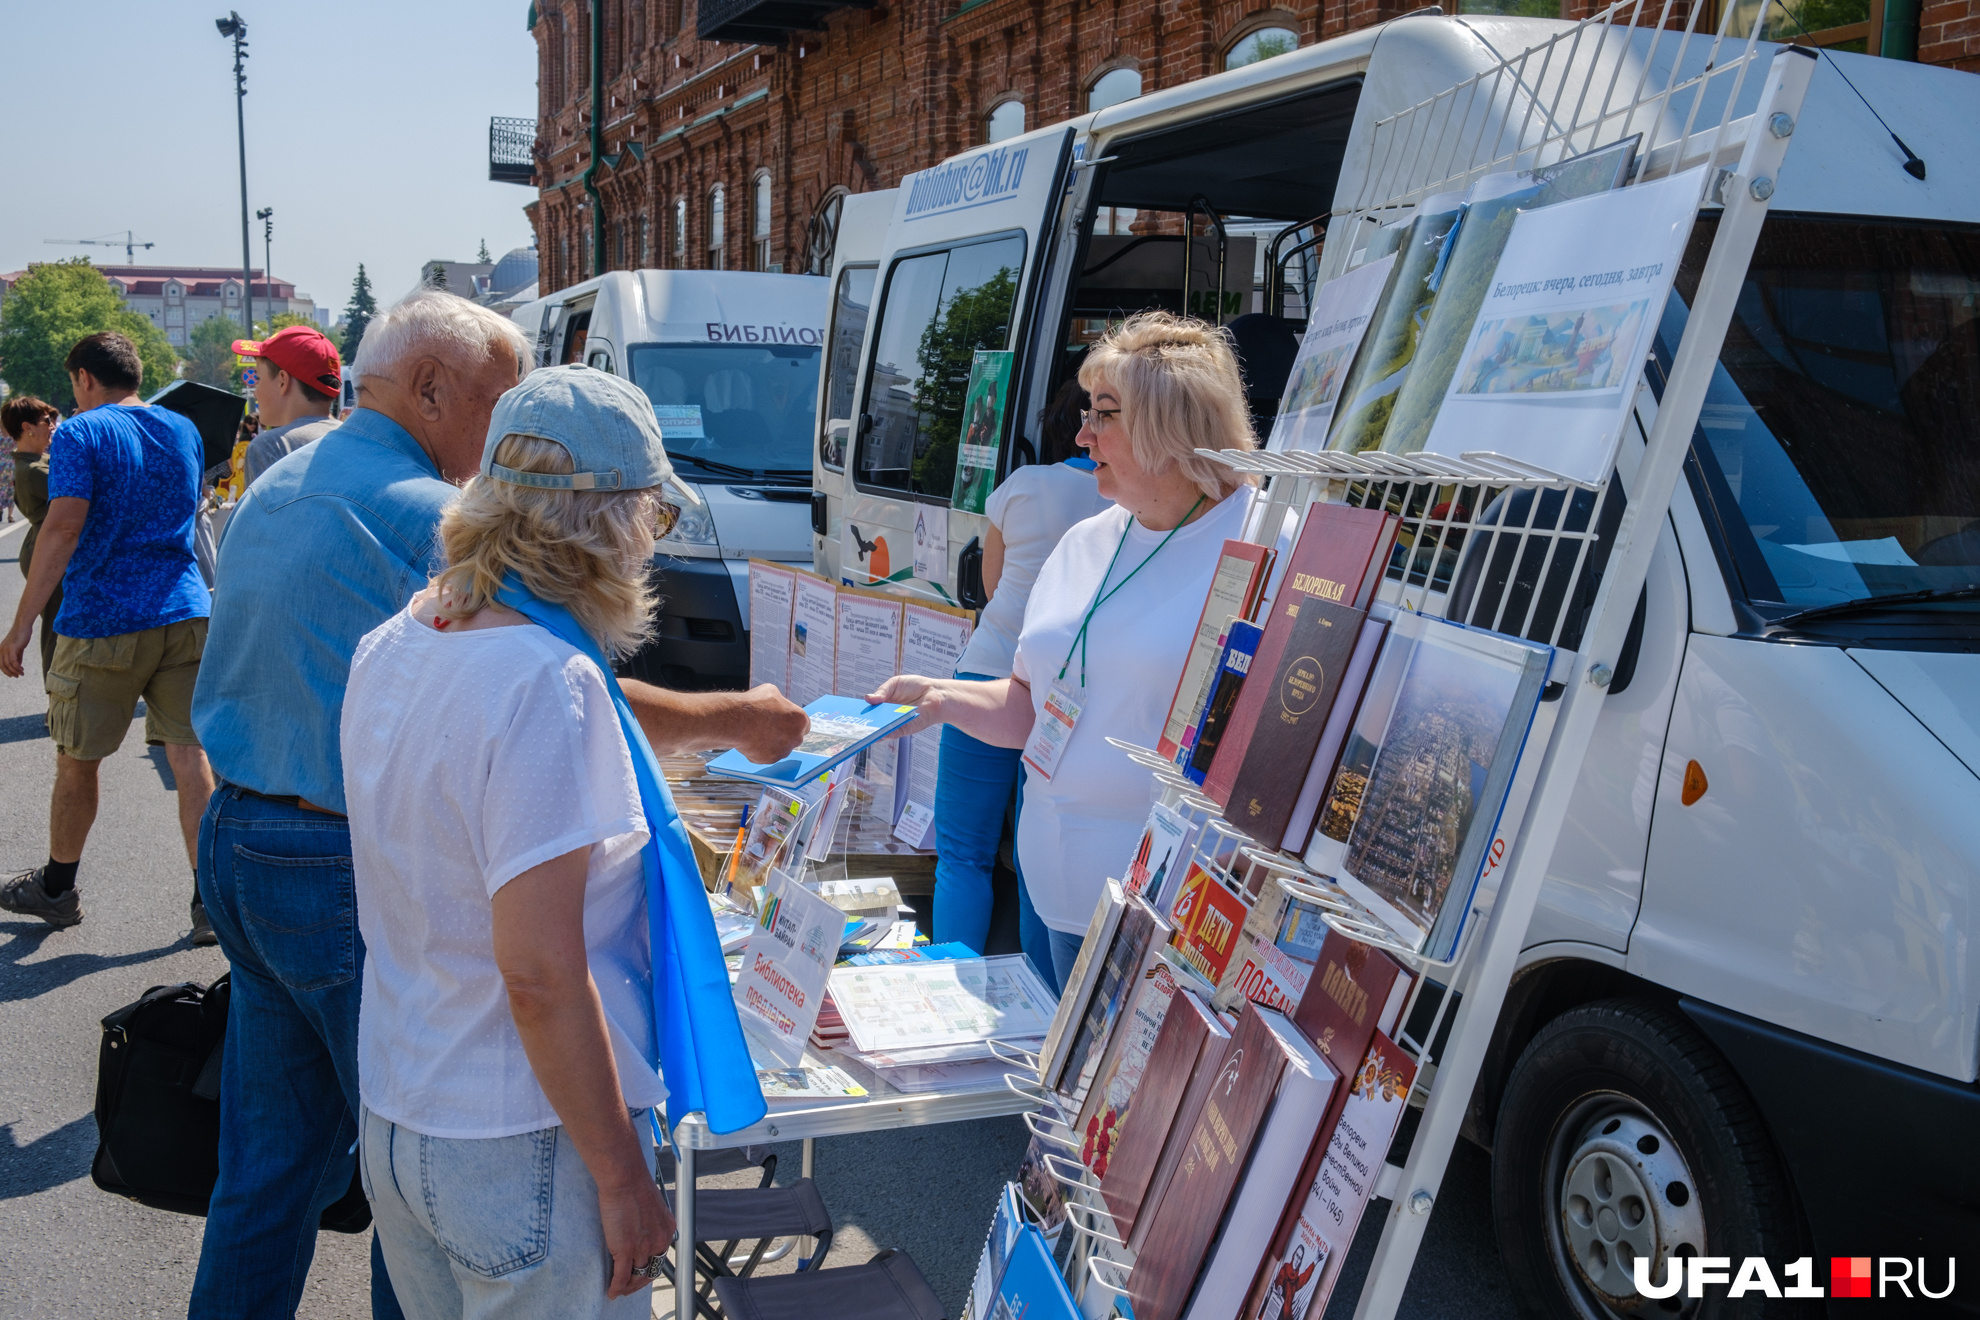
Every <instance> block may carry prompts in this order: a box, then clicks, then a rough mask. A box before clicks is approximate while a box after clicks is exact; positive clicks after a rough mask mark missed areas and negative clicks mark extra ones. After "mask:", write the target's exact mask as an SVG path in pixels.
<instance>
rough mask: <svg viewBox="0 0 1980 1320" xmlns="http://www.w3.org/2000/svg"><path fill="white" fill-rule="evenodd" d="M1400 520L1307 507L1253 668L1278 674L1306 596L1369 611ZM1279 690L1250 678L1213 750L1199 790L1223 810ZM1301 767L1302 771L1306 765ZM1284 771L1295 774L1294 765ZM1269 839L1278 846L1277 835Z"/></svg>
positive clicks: (1346, 508) (1378, 513)
mask: <svg viewBox="0 0 1980 1320" xmlns="http://www.w3.org/2000/svg"><path fill="white" fill-rule="evenodd" d="M1401 521H1402V519H1400V518H1398V517H1397V516H1396V515H1395V514H1393V513H1388V512H1385V511H1383V510H1381V509H1358V508H1356V507H1354V506H1353V505H1350V504H1316V505H1314V506H1313V507H1312V508H1311V509H1310V510H1309V511H1308V512H1307V515H1306V525H1305V526H1304V527H1302V528H1300V530H1299V541H1298V543H1297V544H1295V545H1294V546H1293V550H1292V554H1291V555H1290V556H1289V557H1288V558H1287V560H1286V571H1285V576H1284V577H1283V579H1282V580H1281V581H1280V583H1279V592H1278V595H1277V596H1275V597H1274V598H1273V600H1272V610H1271V614H1270V617H1268V618H1267V619H1266V620H1265V635H1264V636H1262V637H1260V638H1259V639H1258V653H1257V654H1256V655H1255V656H1253V657H1252V660H1251V672H1252V673H1254V674H1257V673H1265V674H1276V673H1278V672H1279V669H1280V666H1281V664H1282V662H1283V661H1284V660H1285V655H1286V645H1287V642H1288V639H1290V637H1291V636H1292V631H1293V625H1294V624H1295V623H1296V622H1297V621H1298V619H1299V607H1300V606H1301V605H1302V604H1304V603H1305V602H1306V601H1307V600H1308V599H1309V598H1312V599H1315V600H1325V601H1331V602H1333V603H1334V604H1336V605H1345V606H1347V607H1349V608H1350V609H1357V610H1365V609H1367V608H1368V602H1369V601H1371V600H1373V599H1374V598H1375V588H1376V587H1377V586H1378V585H1380V583H1381V581H1382V574H1383V572H1384V571H1385V570H1386V568H1387V566H1388V561H1389V548H1390V547H1391V546H1392V545H1394V544H1395V539H1396V528H1397V526H1398V525H1399V524H1400V523H1401ZM1276 691H1277V689H1276V688H1274V687H1273V686H1272V685H1271V684H1268V683H1247V684H1245V686H1244V691H1243V692H1242V693H1240V694H1239V696H1238V700H1237V708H1236V709H1235V710H1233V711H1232V712H1231V720H1230V723H1229V724H1228V725H1226V726H1225V728H1224V740H1223V742H1222V744H1221V745H1219V746H1218V748H1217V759H1216V760H1215V761H1213V762H1211V765H1210V773H1209V774H1207V775H1205V776H1204V779H1203V795H1204V796H1205V797H1207V798H1209V799H1210V800H1211V801H1212V802H1215V803H1216V804H1217V805H1218V806H1220V807H1221V806H1224V805H1226V804H1228V803H1229V802H1230V800H1231V787H1232V785H1233V784H1234V783H1235V782H1236V780H1237V774H1238V768H1239V767H1240V766H1242V765H1243V764H1244V754H1245V751H1246V749H1248V748H1249V747H1250V746H1251V737H1252V734H1253V732H1255V731H1256V729H1257V728H1258V717H1259V715H1260V714H1261V713H1262V712H1263V711H1264V709H1265V703H1266V701H1267V700H1268V699H1269V698H1270V697H1271V696H1273V695H1274V694H1275V693H1276ZM1300 765H1301V767H1302V768H1303V767H1304V765H1305V762H1303V761H1302V762H1301V763H1300ZM1287 772H1288V773H1297V772H1296V771H1294V770H1292V769H1291V767H1288V771H1287ZM1268 842H1273V843H1276V842H1277V839H1276V838H1275V839H1272V840H1268Z"/></svg>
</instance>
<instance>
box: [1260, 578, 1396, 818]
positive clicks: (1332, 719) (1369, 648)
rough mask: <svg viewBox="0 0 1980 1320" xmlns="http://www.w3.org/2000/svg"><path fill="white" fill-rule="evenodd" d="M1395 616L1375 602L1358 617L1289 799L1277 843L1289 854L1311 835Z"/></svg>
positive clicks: (1391, 609) (1387, 608) (1378, 602)
mask: <svg viewBox="0 0 1980 1320" xmlns="http://www.w3.org/2000/svg"><path fill="white" fill-rule="evenodd" d="M1394 617H1395V610H1394V609H1393V608H1391V607H1390V606H1388V605H1384V604H1382V603H1381V602H1380V601H1377V602H1376V603H1375V604H1373V605H1370V606H1369V607H1368V617H1367V618H1366V619H1364V620H1362V623H1361V635H1360V637H1359V638H1357V639H1356V641H1355V644H1354V654H1353V655H1352V656H1350V657H1348V667H1347V674H1346V676H1345V677H1343V678H1342V679H1341V690H1340V694H1339V695H1338V696H1336V697H1335V698H1334V704H1333V708H1332V709H1331V710H1329V711H1328V712H1327V723H1326V726H1325V727H1324V728H1322V729H1321V731H1320V742H1319V745H1318V746H1316V747H1315V748H1314V749H1313V756H1312V759H1311V760H1310V761H1309V762H1308V763H1307V767H1306V778H1305V780H1304V781H1302V783H1301V784H1300V788H1299V796H1298V797H1296V798H1295V799H1293V808H1292V814H1291V815H1290V816H1289V817H1288V818H1287V820H1286V831H1285V833H1284V834H1283V835H1282V836H1280V839H1279V846H1280V847H1281V848H1283V849H1285V850H1286V851H1287V852H1289V853H1303V852H1305V851H1306V845H1307V843H1308V841H1310V840H1311V839H1312V838H1313V822H1314V820H1315V819H1316V818H1317V817H1318V816H1319V814H1320V803H1321V802H1322V801H1323V800H1324V799H1325V798H1326V796H1327V790H1328V788H1329V787H1331V786H1332V784H1333V782H1334V768H1335V767H1336V766H1338V765H1339V764H1340V761H1341V745H1342V744H1343V743H1345V742H1346V741H1347V735H1348V730H1349V729H1350V728H1352V727H1353V725H1354V717H1355V715H1356V714H1357V713H1358V712H1359V711H1360V710H1361V695H1362V693H1364V692H1366V691H1367V690H1368V675H1369V674H1370V673H1371V672H1372V671H1373V670H1374V668H1375V657H1376V656H1378V655H1379V654H1381V651H1382V639H1383V638H1384V637H1387V636H1388V635H1389V620H1390V619H1392V618H1394Z"/></svg>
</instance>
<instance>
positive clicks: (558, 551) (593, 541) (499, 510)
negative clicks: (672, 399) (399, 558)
mask: <svg viewBox="0 0 1980 1320" xmlns="http://www.w3.org/2000/svg"><path fill="white" fill-rule="evenodd" d="M495 461H496V462H497V463H500V464H502V465H503V466H504V467H511V468H515V469H517V470H518V471H521V472H557V473H563V472H570V471H572V470H574V468H573V464H572V462H571V455H570V451H569V450H567V449H565V448H564V447H563V446H562V445H560V444H558V443H557V442H556V441H554V440H545V439H543V438H541V437H539V436H533V435H511V436H507V437H505V438H504V439H503V440H502V443H501V444H499V445H497V446H496V447H495ZM655 498H656V495H655V493H654V492H653V491H648V490H631V491H582V490H576V491H574V490H542V489H539V488H537V487H535V486H514V485H510V484H509V483H508V482H504V481H496V480H494V479H493V478H490V477H486V476H477V477H475V478H474V479H473V480H471V481H469V482H468V483H467V485H466V486H464V487H463V488H462V489H461V493H460V494H459V495H458V496H457V497H455V499H454V501H453V503H451V504H449V505H448V506H447V509H446V512H445V513H443V514H441V515H440V544H441V547H442V549H443V550H444V551H445V553H446V557H447V567H446V568H445V569H444V570H442V571H441V573H440V575H439V576H438V577H437V578H435V579H434V581H436V582H437V583H439V585H440V587H441V590H442V592H443V596H442V601H443V604H442V605H441V606H440V607H439V613H440V614H442V615H444V616H446V617H447V618H450V619H466V618H468V617H469V616H471V615H473V614H475V613H477V612H478V611H480V610H482V609H485V608H486V607H487V606H488V605H490V604H491V603H494V601H495V594H496V592H498V591H500V590H501V587H502V580H503V579H504V578H505V577H507V576H508V575H509V574H510V573H514V574H515V575H516V577H517V578H519V579H520V580H521V581H522V584H523V585H524V586H526V587H528V588H529V590H530V591H531V592H532V593H533V594H534V595H536V596H537V597H539V598H541V599H543V600H547V601H552V602H555V603H556V604H559V605H562V606H563V607H564V608H566V609H568V610H569V611H570V612H571V614H572V615H573V616H574V617H575V618H576V619H577V621H578V624H579V626H581V627H582V628H583V629H584V630H585V632H587V633H589V634H590V635H591V636H592V637H593V638H594V639H596V640H597V642H598V645H599V646H600V648H601V649H603V650H604V652H605V654H606V656H607V657H608V658H611V657H616V656H623V655H629V654H631V653H632V652H633V651H636V650H638V649H639V646H640V643H642V642H644V641H645V640H646V639H647V638H648V637H649V636H650V635H651V634H652V631H653V624H652V610H653V591H652V588H651V587H650V586H649V585H648V582H647V576H646V563H647V561H648V560H649V559H651V558H652V557H653V544H654V539H655V533H656V532H657V531H658V527H657V526H656V524H655V519H654V508H653V502H654V499H655Z"/></svg>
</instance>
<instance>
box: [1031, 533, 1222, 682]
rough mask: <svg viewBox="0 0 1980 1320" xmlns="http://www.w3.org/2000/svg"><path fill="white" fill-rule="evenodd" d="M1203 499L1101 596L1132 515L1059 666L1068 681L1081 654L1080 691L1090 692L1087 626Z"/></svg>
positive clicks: (1172, 536)
mask: <svg viewBox="0 0 1980 1320" xmlns="http://www.w3.org/2000/svg"><path fill="white" fill-rule="evenodd" d="M1203 500H1204V496H1201V495H1198V496H1197V497H1196V503H1195V504H1192V505H1190V506H1189V512H1188V513H1185V514H1184V515H1183V516H1182V521H1181V522H1178V523H1177V524H1176V525H1175V526H1174V527H1171V528H1170V529H1169V534H1168V535H1167V536H1165V537H1163V538H1162V545H1158V546H1156V547H1155V548H1154V549H1153V550H1150V551H1149V552H1148V559H1144V560H1142V561H1141V562H1140V563H1138V564H1136V565H1135V566H1134V567H1133V568H1132V569H1130V570H1129V571H1128V575H1127V576H1126V577H1124V578H1122V579H1121V580H1120V581H1119V582H1116V583H1115V584H1114V585H1113V588H1112V590H1108V591H1106V594H1104V595H1102V594H1100V592H1101V590H1102V589H1104V588H1106V586H1107V579H1108V578H1110V577H1112V576H1113V575H1114V565H1115V564H1116V563H1118V562H1120V558H1121V551H1122V550H1124V549H1126V548H1127V539H1128V533H1129V532H1131V531H1133V530H1134V517H1133V515H1132V514H1130V515H1129V516H1128V522H1127V526H1125V527H1123V528H1121V543H1120V544H1119V545H1117V546H1115V547H1114V557H1113V558H1112V559H1109V560H1108V561H1107V571H1106V572H1105V573H1102V574H1101V575H1100V587H1098V588H1095V594H1094V598H1093V603H1092V604H1091V605H1089V606H1087V607H1086V617H1085V618H1083V619H1081V620H1080V621H1079V631H1078V632H1076V633H1074V634H1073V639H1072V645H1071V646H1068V647H1067V648H1066V660H1065V663H1064V664H1062V665H1060V666H1059V678H1060V679H1063V678H1065V676H1066V670H1067V669H1069V668H1071V667H1072V658H1073V652H1074V651H1078V652H1079V690H1080V691H1081V692H1084V691H1086V626H1087V625H1088V624H1090V623H1092V622H1093V616H1094V614H1095V613H1097V612H1098V611H1099V609H1100V607H1101V606H1102V605H1105V604H1106V603H1107V602H1108V601H1109V600H1112V599H1113V597H1114V593H1115V592H1117V591H1119V590H1120V589H1121V588H1122V587H1125V586H1126V585H1127V584H1128V583H1130V582H1132V581H1134V575H1135V574H1136V573H1139V572H1140V571H1141V570H1142V569H1144V568H1146V567H1148V561H1149V560H1150V559H1153V558H1155V556H1156V555H1159V554H1161V553H1162V546H1163V545H1167V544H1168V543H1169V542H1170V541H1172V540H1174V539H1175V535H1176V533H1177V532H1180V531H1181V530H1182V529H1183V523H1187V522H1188V521H1189V520H1190V519H1191V518H1193V517H1195V516H1196V511H1197V510H1198V509H1199V508H1201V507H1202V506H1203Z"/></svg>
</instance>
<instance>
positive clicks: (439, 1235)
mask: <svg viewBox="0 0 1980 1320" xmlns="http://www.w3.org/2000/svg"><path fill="white" fill-rule="evenodd" d="M650 1112H651V1111H649V1110H644V1109H642V1110H639V1111H637V1112H636V1113H634V1115H633V1129H634V1130H635V1131H637V1132H645V1131H646V1130H647V1126H648V1114H649V1113H650ZM363 1129H364V1136H363V1141H362V1143H361V1147H360V1151H359V1157H358V1167H359V1169H360V1170H361V1171H362V1174H363V1177H364V1194H365V1195H366V1196H367V1197H369V1198H370V1199H371V1213H372V1217H373V1223H374V1225H375V1226H376V1229H377V1233H378V1241H379V1242H380V1243H381V1244H382V1245H383V1246H384V1248H385V1260H386V1262H387V1264H389V1265H390V1266H391V1270H392V1285H393V1287H394V1289H395V1290H396V1291H397V1293H398V1295H399V1305H400V1306H402V1307H404V1308H405V1312H406V1315H407V1316H409V1317H411V1320H497V1318H498V1317H499V1318H500V1320H524V1318H528V1320H536V1317H553V1316H554V1317H558V1318H559V1320H562V1317H566V1316H572V1317H592V1316H598V1317H612V1320H648V1317H649V1316H650V1315H651V1314H652V1310H653V1289H652V1288H651V1287H646V1288H642V1289H640V1290H639V1291H638V1292H635V1293H633V1294H632V1295H630V1296H627V1297H621V1298H619V1299H618V1300H617V1301H608V1300H607V1299H606V1297H605V1285H606V1284H608V1283H609V1282H611V1278H612V1254H611V1252H609V1251H607V1250H606V1248H605V1230H604V1227H603V1225H602V1224H601V1222H600V1221H599V1218H598V1184H597V1183H595V1182H593V1181H592V1178H591V1171H590V1170H589V1169H587V1168H585V1167H584V1161H583V1160H582V1159H581V1158H579V1156H578V1153H577V1147H576V1146H573V1145H572V1144H571V1139H570V1137H569V1136H568V1135H567V1134H566V1133H565V1131H564V1129H563V1128H561V1127H554V1128H544V1129H543V1130H542V1131H540V1132H525V1133H524V1134H522V1135H521V1136H518V1137H492V1138H487V1139H482V1140H456V1139H451V1138H447V1137H427V1136H421V1135H420V1134H419V1133H417V1132H414V1131H411V1130H410V1129H408V1128H402V1127H400V1126H398V1125H397V1124H395V1123H390V1122H387V1121H386V1120H385V1119H382V1118H380V1117H378V1115H376V1114H374V1113H372V1112H371V1111H370V1110H368V1109H367V1110H366V1111H365V1113H364V1119H363ZM646 1157H647V1164H648V1166H649V1168H650V1167H651V1165H652V1163H653V1149H652V1146H651V1145H650V1144H648V1145H647V1147H646Z"/></svg>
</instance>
